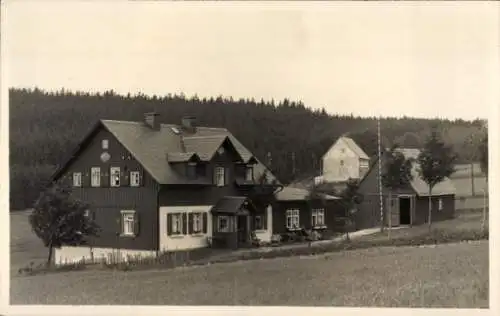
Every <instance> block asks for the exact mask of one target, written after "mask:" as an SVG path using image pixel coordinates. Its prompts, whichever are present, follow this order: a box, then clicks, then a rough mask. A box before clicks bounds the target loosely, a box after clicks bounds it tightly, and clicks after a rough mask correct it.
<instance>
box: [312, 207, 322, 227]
mask: <svg viewBox="0 0 500 316" xmlns="http://www.w3.org/2000/svg"><path fill="white" fill-rule="evenodd" d="M324 225H325V210H324V209H322V208H318V209H313V210H312V226H313V227H317V226H324Z"/></svg>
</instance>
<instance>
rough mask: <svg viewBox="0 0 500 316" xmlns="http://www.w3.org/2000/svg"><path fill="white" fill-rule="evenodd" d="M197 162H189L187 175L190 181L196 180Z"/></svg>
mask: <svg viewBox="0 0 500 316" xmlns="http://www.w3.org/2000/svg"><path fill="white" fill-rule="evenodd" d="M196 166H197V163H196V162H188V164H187V166H186V175H187V177H188V178H189V179H196Z"/></svg>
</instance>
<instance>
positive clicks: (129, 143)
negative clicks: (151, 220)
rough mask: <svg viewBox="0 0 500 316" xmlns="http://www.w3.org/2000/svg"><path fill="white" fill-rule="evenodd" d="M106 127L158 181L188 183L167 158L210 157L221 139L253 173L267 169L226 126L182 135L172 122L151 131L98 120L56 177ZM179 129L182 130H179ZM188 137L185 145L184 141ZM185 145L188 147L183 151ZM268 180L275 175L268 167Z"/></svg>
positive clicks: (140, 124) (138, 125) (140, 125)
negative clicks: (251, 166) (87, 142)
mask: <svg viewBox="0 0 500 316" xmlns="http://www.w3.org/2000/svg"><path fill="white" fill-rule="evenodd" d="M100 128H105V129H106V130H108V131H109V132H110V133H111V134H112V135H113V136H114V137H115V138H116V139H117V140H118V142H120V143H121V144H122V145H123V146H124V147H125V148H126V149H127V150H128V151H129V152H130V153H131V154H132V156H134V158H135V159H136V160H137V161H138V162H139V163H140V164H141V165H142V166H143V167H144V169H145V170H146V171H147V172H148V173H149V174H150V175H151V176H152V177H153V179H154V180H156V181H157V182H158V183H160V184H182V183H188V182H189V183H190V181H188V180H187V179H185V177H184V176H183V175H181V174H178V173H176V172H174V170H173V169H172V168H171V166H170V164H169V161H168V159H169V158H170V159H173V160H174V161H176V162H180V161H184V160H185V161H188V160H189V159H191V158H193V157H194V154H196V156H198V157H199V158H200V159H202V160H203V159H207V157H211V155H213V152H215V151H216V150H217V149H218V148H219V147H220V146H221V145H222V144H223V142H224V141H229V142H230V144H232V146H233V147H234V149H235V151H236V152H237V153H238V154H239V156H240V157H241V159H242V161H244V162H250V161H255V162H257V164H255V166H254V175H255V176H260V175H261V174H262V173H264V172H265V171H266V170H267V168H266V167H265V166H264V165H263V164H262V163H260V161H258V160H257V159H256V158H255V157H254V156H253V155H252V153H251V152H250V151H249V150H248V149H247V148H245V146H243V145H242V144H241V143H240V142H239V141H238V140H237V139H236V138H235V137H234V136H233V135H232V134H231V132H229V131H228V130H227V129H225V128H210V127H197V128H196V130H195V131H194V132H189V133H186V134H183V132H182V128H181V127H180V126H178V125H173V124H160V127H159V129H158V130H152V129H151V128H149V127H148V126H146V125H145V124H144V123H143V122H130V121H114V120H100V121H99V122H98V123H97V124H96V125H95V126H94V128H93V129H92V130H91V131H90V132H89V134H87V136H86V137H85V138H84V140H83V141H82V143H81V144H80V145H79V146H78V148H77V150H76V151H75V152H74V153H73V155H72V156H71V158H70V159H69V161H68V162H67V163H66V164H64V165H63V166H62V168H60V169H59V170H58V171H57V172H56V173H55V175H54V179H55V178H57V177H58V176H59V175H60V174H61V172H62V171H63V170H64V169H65V167H66V166H67V165H68V164H69V163H70V162H71V160H73V159H74V158H75V157H76V156H77V154H78V151H79V150H80V149H81V147H83V146H82V144H83V143H85V142H86V141H87V140H88V139H89V138H91V137H92V136H93V135H94V134H95V132H96V131H97V130H99V129H100ZM179 131H181V132H179ZM186 139H187V144H186ZM186 147H188V148H189V150H186V149H187V148H186ZM186 159H187V160H186ZM267 176H268V178H270V179H275V177H274V176H273V175H272V174H271V173H270V171H269V170H267Z"/></svg>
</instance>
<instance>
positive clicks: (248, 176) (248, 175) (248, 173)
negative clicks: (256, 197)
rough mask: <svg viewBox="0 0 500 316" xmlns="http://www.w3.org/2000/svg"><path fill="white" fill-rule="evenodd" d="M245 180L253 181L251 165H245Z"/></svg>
mask: <svg viewBox="0 0 500 316" xmlns="http://www.w3.org/2000/svg"><path fill="white" fill-rule="evenodd" d="M245 180H246V181H253V166H251V165H249V166H247V167H246V173H245Z"/></svg>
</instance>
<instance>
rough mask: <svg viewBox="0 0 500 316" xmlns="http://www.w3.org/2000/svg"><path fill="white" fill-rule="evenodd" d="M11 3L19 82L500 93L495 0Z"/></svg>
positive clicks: (316, 103) (213, 91)
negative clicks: (462, 0)
mask: <svg viewBox="0 0 500 316" xmlns="http://www.w3.org/2000/svg"><path fill="white" fill-rule="evenodd" d="M7 2H8V3H7V4H5V3H3V9H4V12H2V13H3V19H2V20H3V22H4V25H3V26H2V31H4V32H2V41H3V43H2V44H3V45H5V46H6V48H5V50H3V51H4V52H5V55H4V57H5V58H6V60H7V61H6V63H5V64H4V65H5V69H6V72H7V75H6V78H7V82H8V86H9V87H35V86H37V87H39V88H43V89H60V88H63V87H64V88H65V89H69V90H80V91H97V90H100V91H104V90H107V89H113V90H115V91H117V92H118V93H123V94H126V93H128V92H130V93H136V92H139V91H141V92H143V93H146V94H159V95H165V94H167V93H180V92H183V93H184V94H186V95H188V96H189V95H193V94H197V95H198V96H201V97H203V96H208V97H210V96H217V95H224V96H232V97H233V98H239V97H244V98H247V97H248V98H252V97H253V98H255V99H257V100H259V99H260V98H264V99H271V98H274V99H275V100H279V99H283V98H289V99H292V100H301V101H303V102H304V104H305V105H306V106H309V107H312V108H322V107H324V108H325V109H326V110H327V112H329V113H332V114H334V113H340V114H350V113H352V114H354V115H360V116H374V115H383V116H402V115H407V116H414V117H439V118H450V119H453V118H463V119H474V118H478V117H479V118H487V117H488V116H489V115H491V113H492V112H491V110H492V108H493V107H498V105H499V102H498V99H499V94H498V92H497V91H496V90H498V87H500V72H499V70H500V69H499V56H500V55H499V46H498V42H499V31H498V22H499V10H498V5H497V4H496V3H493V2H490V3H488V2H469V3H455V2H444V3H442V2H441V3H436V2H435V3H419V2H417V3H408V2H395V3H394V2H384V3H373V2H372V3H366V2H365V3H363V2H354V3H340V2H331V3H328V2H319V3H300V2H291V3H284V2H277V3H270V2H267V3H265V4H264V3H261V4H259V3H243V2H237V3H227V2H223V3H221V2H217V3H196V2H174V3H167V2H158V1H156V2H142V1H137V2H122V1H111V2H109V1H102V2H101V3H97V2H91V1H86V2H76V1H66V2H63V1H53V2H49V1H39V2H36V1H10V2H9V1H7ZM68 2H69V3H68Z"/></svg>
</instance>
